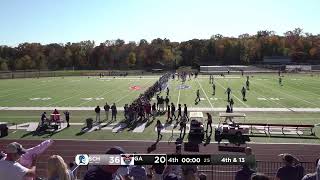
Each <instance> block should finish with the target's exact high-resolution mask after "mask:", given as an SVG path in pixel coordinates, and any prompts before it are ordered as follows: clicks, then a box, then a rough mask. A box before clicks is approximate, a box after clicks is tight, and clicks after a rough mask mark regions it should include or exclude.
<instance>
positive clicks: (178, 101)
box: [176, 88, 181, 105]
mask: <svg viewBox="0 0 320 180" xmlns="http://www.w3.org/2000/svg"><path fill="white" fill-rule="evenodd" d="M180 91H181V89H180V88H179V95H178V100H177V104H176V105H178V104H179V101H180Z"/></svg>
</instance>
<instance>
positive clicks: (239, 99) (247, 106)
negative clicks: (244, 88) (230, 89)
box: [216, 81, 249, 107]
mask: <svg viewBox="0 0 320 180" xmlns="http://www.w3.org/2000/svg"><path fill="white" fill-rule="evenodd" d="M216 82H217V84H218V85H219V86H221V87H222V88H223V89H224V90H226V88H225V87H224V86H222V85H221V84H220V83H219V82H218V81H216ZM232 96H233V97H235V98H236V99H237V100H238V101H239V102H241V103H242V104H243V105H245V106H246V107H249V106H248V105H247V104H246V103H244V102H242V101H241V100H240V99H239V98H238V97H237V96H236V95H234V93H232Z"/></svg>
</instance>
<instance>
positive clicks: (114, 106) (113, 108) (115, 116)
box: [111, 103, 117, 121]
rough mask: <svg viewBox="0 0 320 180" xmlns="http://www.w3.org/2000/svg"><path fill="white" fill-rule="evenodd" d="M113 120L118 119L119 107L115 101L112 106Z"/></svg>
mask: <svg viewBox="0 0 320 180" xmlns="http://www.w3.org/2000/svg"><path fill="white" fill-rule="evenodd" d="M111 116H112V117H111V121H113V120H114V121H116V120H117V107H116V104H115V103H113V105H112V106H111Z"/></svg>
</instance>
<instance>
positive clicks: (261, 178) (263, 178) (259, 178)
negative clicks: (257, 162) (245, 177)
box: [251, 173, 270, 180]
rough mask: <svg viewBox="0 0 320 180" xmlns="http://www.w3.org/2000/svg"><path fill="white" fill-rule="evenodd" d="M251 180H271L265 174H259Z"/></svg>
mask: <svg viewBox="0 0 320 180" xmlns="http://www.w3.org/2000/svg"><path fill="white" fill-rule="evenodd" d="M251 180H270V178H269V177H268V176H266V175H264V174H260V173H257V174H253V175H252V176H251Z"/></svg>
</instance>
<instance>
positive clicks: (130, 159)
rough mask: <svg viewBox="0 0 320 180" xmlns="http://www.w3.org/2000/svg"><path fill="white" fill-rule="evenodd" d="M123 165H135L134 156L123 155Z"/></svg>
mask: <svg viewBox="0 0 320 180" xmlns="http://www.w3.org/2000/svg"><path fill="white" fill-rule="evenodd" d="M120 164H121V165H134V162H133V155H131V154H121V163H120Z"/></svg>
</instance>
